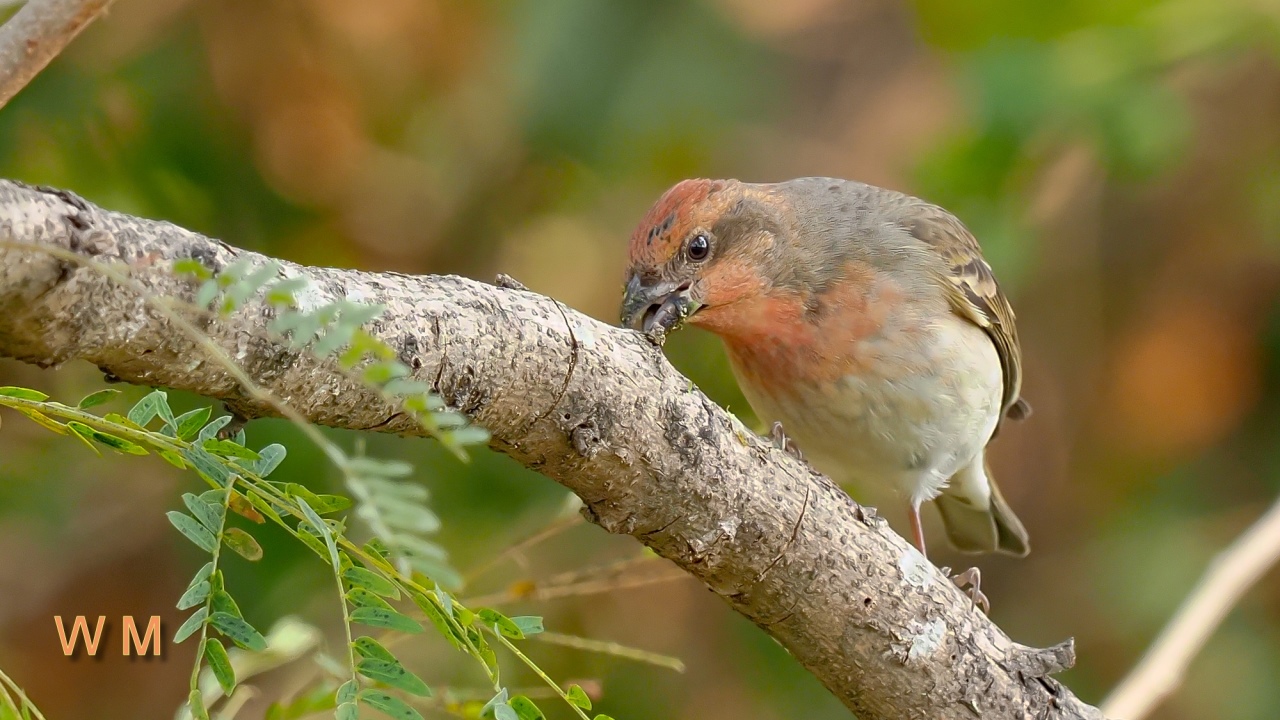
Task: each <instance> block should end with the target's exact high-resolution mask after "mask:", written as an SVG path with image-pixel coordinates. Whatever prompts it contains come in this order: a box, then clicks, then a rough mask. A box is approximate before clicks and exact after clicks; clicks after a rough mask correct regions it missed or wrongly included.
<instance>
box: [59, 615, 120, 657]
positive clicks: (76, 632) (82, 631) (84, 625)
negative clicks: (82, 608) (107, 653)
mask: <svg viewBox="0 0 1280 720" xmlns="http://www.w3.org/2000/svg"><path fill="white" fill-rule="evenodd" d="M53 619H54V622H56V623H57V624H58V639H59V640H61V641H62V654H63V655H67V656H70V655H71V653H73V652H75V651H76V643H78V642H80V636H82V635H83V636H84V651H85V652H86V653H88V654H90V655H97V654H98V641H99V640H101V639H102V624H103V623H104V622H106V620H107V616H106V615H99V616H98V627H97V628H96V629H94V631H93V635H90V634H89V621H87V620H85V619H84V616H83V615H77V616H76V619H75V622H73V623H71V637H70V639H68V638H67V629H66V626H64V625H63V624H62V616H61V615H55V616H54V618H53Z"/></svg>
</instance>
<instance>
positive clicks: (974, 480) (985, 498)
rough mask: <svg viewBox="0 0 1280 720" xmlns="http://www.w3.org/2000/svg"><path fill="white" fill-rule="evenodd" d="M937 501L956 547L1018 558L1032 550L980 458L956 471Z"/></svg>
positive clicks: (1024, 532) (961, 549)
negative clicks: (985, 490) (986, 490)
mask: <svg viewBox="0 0 1280 720" xmlns="http://www.w3.org/2000/svg"><path fill="white" fill-rule="evenodd" d="M984 489H989V491H988V492H984V491H983V490H984ZM936 503H937V505H938V511H939V512H940V513H942V524H943V525H944V526H946V529H947V539H949V540H950V541H951V544H952V545H954V546H955V548H956V549H957V550H959V551H961V552H972V553H991V552H1000V553H1005V554H1008V555H1016V556H1018V557H1023V556H1025V555H1026V554H1027V553H1029V552H1031V545H1030V541H1029V538H1028V537H1027V530H1026V528H1024V527H1022V523H1021V522H1020V521H1019V520H1018V516H1017V515H1014V514H1013V510H1012V509H1011V508H1010V507H1009V504H1008V503H1006V502H1005V501H1004V498H1003V497H1001V495H1000V489H999V488H998V487H996V483H995V480H992V479H991V473H990V472H989V471H988V470H987V466H986V462H985V460H984V459H983V458H981V457H978V458H975V459H974V461H973V462H972V463H970V464H969V466H968V467H966V468H964V469H963V470H961V471H960V472H958V473H956V474H955V477H952V478H951V482H950V483H949V484H948V485H947V487H946V488H945V489H944V490H943V491H942V494H941V495H939V496H938V499H937V500H936Z"/></svg>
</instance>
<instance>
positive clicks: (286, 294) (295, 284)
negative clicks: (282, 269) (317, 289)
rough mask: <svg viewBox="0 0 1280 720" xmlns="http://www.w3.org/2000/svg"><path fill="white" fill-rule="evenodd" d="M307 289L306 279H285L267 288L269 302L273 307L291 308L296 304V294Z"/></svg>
mask: <svg viewBox="0 0 1280 720" xmlns="http://www.w3.org/2000/svg"><path fill="white" fill-rule="evenodd" d="M306 287H307V279H306V278H305V277H291V278H285V279H284V280H281V281H279V282H276V283H272V284H271V285H269V286H268V287H267V302H268V303H270V304H272V305H285V306H291V305H293V304H294V293H296V292H298V291H299V290H303V289H305V288H306Z"/></svg>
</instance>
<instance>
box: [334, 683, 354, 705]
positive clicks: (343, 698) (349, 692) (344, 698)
mask: <svg viewBox="0 0 1280 720" xmlns="http://www.w3.org/2000/svg"><path fill="white" fill-rule="evenodd" d="M359 690H360V683H358V682H356V680H355V678H352V679H350V680H348V681H346V682H344V683H342V685H340V686H339V687H338V692H337V694H336V695H334V699H335V700H337V701H338V703H339V704H342V703H349V702H355V701H356V699H357V698H358V697H359V696H358V694H357V693H358V692H359Z"/></svg>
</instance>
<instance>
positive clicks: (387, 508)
mask: <svg viewBox="0 0 1280 720" xmlns="http://www.w3.org/2000/svg"><path fill="white" fill-rule="evenodd" d="M382 484H384V485H390V484H391V483H382ZM397 484H402V485H403V484H406V483H397ZM410 487H416V486H410ZM374 502H375V503H376V504H377V505H378V508H379V509H380V510H382V514H383V516H384V519H385V520H386V522H387V524H388V525H391V526H393V527H395V528H396V529H398V530H403V531H405V532H411V533H433V532H435V531H437V530H439V529H440V518H439V517H437V516H436V514H435V513H433V512H431V511H430V510H428V509H427V508H426V507H424V506H422V505H414V504H412V503H411V502H404V501H400V502H396V501H394V500H392V499H390V498H387V497H377V498H375V500H374Z"/></svg>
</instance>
